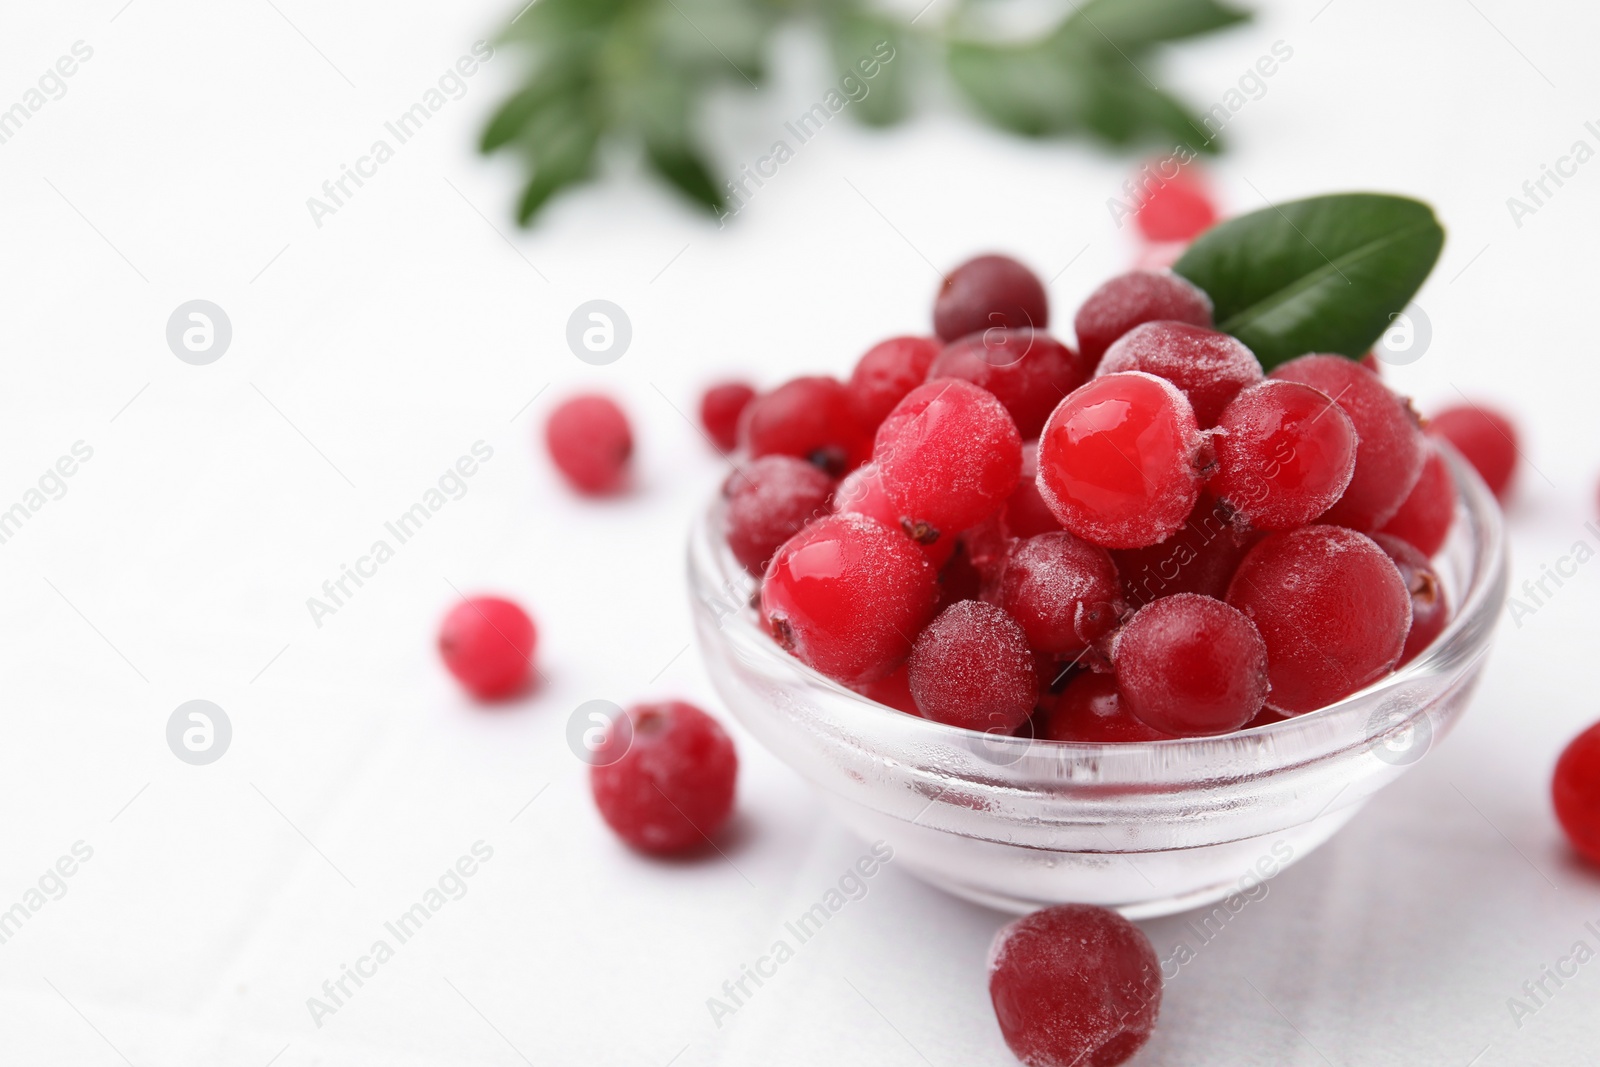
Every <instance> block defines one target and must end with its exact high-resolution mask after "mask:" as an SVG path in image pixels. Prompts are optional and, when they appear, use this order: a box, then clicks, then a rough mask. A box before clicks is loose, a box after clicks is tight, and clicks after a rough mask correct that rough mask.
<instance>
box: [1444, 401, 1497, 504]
mask: <svg viewBox="0 0 1600 1067" xmlns="http://www.w3.org/2000/svg"><path fill="white" fill-rule="evenodd" d="M1428 432H1429V433H1430V434H1432V435H1433V436H1435V437H1442V438H1444V439H1445V440H1446V441H1449V442H1450V443H1451V444H1452V445H1454V446H1455V449H1456V451H1457V452H1460V453H1461V454H1462V455H1463V456H1465V457H1466V460H1467V462H1468V463H1470V464H1472V466H1473V467H1474V468H1475V469H1476V470H1477V472H1478V474H1479V476H1480V477H1482V478H1483V481H1484V484H1485V485H1487V486H1488V487H1489V491H1490V492H1491V493H1493V494H1494V495H1495V496H1496V497H1497V498H1498V499H1500V500H1501V501H1504V500H1505V498H1506V494H1507V493H1509V492H1510V491H1511V479H1512V476H1513V475H1515V474H1516V473H1517V428H1516V426H1515V425H1514V424H1513V423H1512V422H1511V420H1510V419H1508V418H1506V417H1505V416H1504V415H1502V414H1501V413H1500V412H1498V411H1495V410H1493V409H1491V408H1486V407H1484V406H1483V405H1481V404H1465V405H1462V406H1459V407H1453V408H1446V409H1445V410H1443V411H1441V412H1439V413H1438V414H1437V415H1435V416H1433V418H1431V419H1429V420H1428Z"/></svg>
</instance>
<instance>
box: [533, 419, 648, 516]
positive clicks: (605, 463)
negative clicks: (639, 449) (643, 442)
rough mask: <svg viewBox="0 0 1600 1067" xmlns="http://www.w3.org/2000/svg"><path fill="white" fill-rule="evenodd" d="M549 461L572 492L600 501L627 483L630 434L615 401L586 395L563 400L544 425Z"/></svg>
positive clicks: (631, 439)
mask: <svg viewBox="0 0 1600 1067" xmlns="http://www.w3.org/2000/svg"><path fill="white" fill-rule="evenodd" d="M544 439H545V444H546V446H547V447H548V448H549V450H550V458H551V459H552V460H554V461H555V465H556V469H557V470H559V471H560V472H561V473H562V475H563V476H564V477H565V478H566V479H567V481H568V482H569V483H570V484H571V485H572V487H573V488H574V489H577V490H578V491H579V492H581V493H588V494H590V495H594V496H601V495H605V494H608V493H614V492H616V491H617V490H619V489H621V488H622V487H623V484H624V483H625V482H626V481H627V475H628V460H629V459H630V458H631V457H632V456H633V431H632V430H631V429H630V428H629V426H628V416H627V415H625V414H624V413H623V411H622V409H621V408H620V407H618V406H617V403H616V401H614V400H612V399H611V398H610V397H608V396H600V395H598V394H586V395H583V396H575V397H572V398H570V399H568V400H566V401H563V402H562V403H561V404H560V405H558V406H557V407H556V409H555V410H554V411H552V412H551V413H550V418H549V420H548V421H547V422H546V423H545V426H544Z"/></svg>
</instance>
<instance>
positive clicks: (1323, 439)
mask: <svg viewBox="0 0 1600 1067" xmlns="http://www.w3.org/2000/svg"><path fill="white" fill-rule="evenodd" d="M1217 430H1218V431H1219V432H1218V434H1217V436H1216V438H1215V440H1214V441H1213V444H1214V446H1215V448H1216V453H1217V469H1216V473H1215V474H1213V475H1212V476H1211V490H1212V491H1213V492H1214V493H1216V494H1217V495H1218V496H1220V497H1221V498H1222V499H1224V500H1226V501H1227V502H1228V503H1229V504H1230V505H1232V507H1233V508H1234V510H1235V511H1236V512H1237V513H1238V514H1239V516H1240V517H1241V518H1243V519H1244V521H1246V522H1248V523H1249V524H1250V525H1251V526H1253V527H1255V528H1256V529H1259V530H1289V529H1293V528H1294V527H1296V526H1304V525H1305V524H1306V523H1308V522H1310V521H1312V520H1313V519H1315V518H1316V517H1317V516H1318V515H1321V514H1322V513H1323V512H1324V511H1327V510H1328V508H1330V507H1332V506H1333V502H1334V501H1336V500H1338V499H1339V497H1340V496H1341V495H1342V494H1343V493H1344V491H1345V487H1346V486H1348V485H1349V484H1350V476H1351V475H1352V474H1353V473H1355V469H1356V430H1355V426H1354V425H1352V424H1351V422H1350V416H1348V415H1346V414H1345V413H1344V409H1342V408H1340V407H1339V406H1338V405H1337V404H1335V403H1334V402H1333V400H1332V399H1331V398H1329V396H1328V395H1327V394H1326V393H1322V392H1319V391H1317V390H1316V389H1313V388H1311V387H1310V386H1309V385H1300V384H1299V383H1297V382H1280V381H1271V382H1262V383H1261V384H1260V385H1253V386H1251V387H1250V388H1248V389H1246V390H1245V391H1244V392H1242V393H1240V394H1239V395H1238V396H1237V397H1235V398H1234V400H1233V402H1232V403H1231V404H1229V405H1228V406H1227V408H1225V409H1224V410H1223V412H1222V418H1221V420H1220V421H1219V422H1218V423H1217Z"/></svg>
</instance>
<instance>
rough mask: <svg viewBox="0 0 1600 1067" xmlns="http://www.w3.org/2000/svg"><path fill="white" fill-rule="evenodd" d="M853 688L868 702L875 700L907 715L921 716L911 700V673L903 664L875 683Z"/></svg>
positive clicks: (915, 704) (914, 702)
mask: <svg viewBox="0 0 1600 1067" xmlns="http://www.w3.org/2000/svg"><path fill="white" fill-rule="evenodd" d="M853 688H854V689H855V691H856V692H858V693H860V694H861V695H862V696H864V697H866V698H867V699H868V700H875V701H877V702H878V703H879V704H885V705H888V706H889V707H891V708H893V709H895V710H896V711H903V712H905V713H906V714H907V715H915V716H917V717H919V718H920V717H921V716H922V712H920V711H918V710H917V702H916V701H915V700H914V699H912V696H911V672H910V670H909V669H908V668H907V667H906V665H905V664H904V663H902V664H900V666H898V667H896V668H895V669H894V670H893V671H891V672H889V673H888V674H886V675H884V676H883V677H882V678H879V679H878V680H877V681H875V682H868V683H866V684H865V685H858V686H854V687H853Z"/></svg>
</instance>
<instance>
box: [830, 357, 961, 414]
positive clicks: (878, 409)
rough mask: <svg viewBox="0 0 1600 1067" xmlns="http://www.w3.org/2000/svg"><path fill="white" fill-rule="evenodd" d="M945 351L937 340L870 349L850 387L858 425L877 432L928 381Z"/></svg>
mask: <svg viewBox="0 0 1600 1067" xmlns="http://www.w3.org/2000/svg"><path fill="white" fill-rule="evenodd" d="M943 347H944V342H942V341H940V340H939V339H938V338H937V337H891V338H889V339H888V340H887V341H880V342H879V343H877V344H875V345H873V346H872V347H871V348H869V349H867V351H866V354H865V355H863V356H862V357H861V359H860V360H858V361H857V362H856V367H855V370H853V371H851V372H850V381H849V383H848V384H849V389H850V403H851V404H852V405H853V407H854V409H855V413H856V421H857V422H859V423H860V424H861V426H862V427H863V428H864V429H868V430H875V429H877V426H878V424H879V423H880V422H882V421H883V420H884V418H885V416H887V415H888V414H889V412H891V411H893V410H894V406H895V405H896V404H898V403H900V401H901V400H903V399H905V395H906V394H907V393H909V392H911V390H913V389H915V388H916V387H917V386H919V385H921V384H922V383H923V382H925V381H927V380H928V367H929V366H931V365H932V364H933V359H934V357H935V356H937V355H938V354H939V350H940V349H941V348H943Z"/></svg>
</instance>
